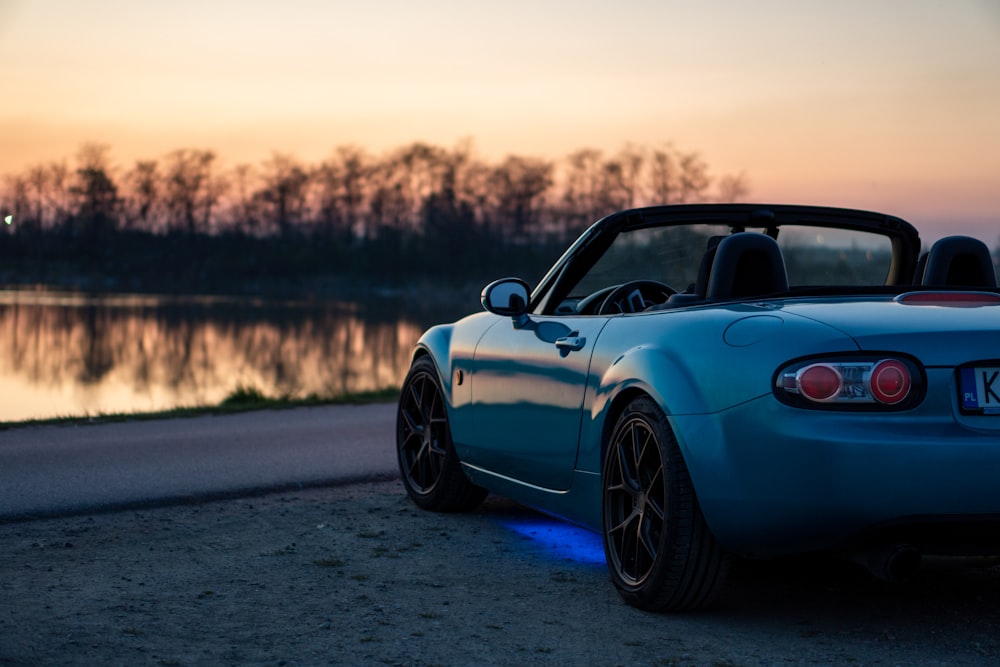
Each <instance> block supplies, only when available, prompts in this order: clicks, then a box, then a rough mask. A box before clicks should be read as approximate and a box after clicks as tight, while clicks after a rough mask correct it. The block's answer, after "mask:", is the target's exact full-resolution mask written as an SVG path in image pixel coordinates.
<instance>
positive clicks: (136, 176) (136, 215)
mask: <svg viewBox="0 0 1000 667" xmlns="http://www.w3.org/2000/svg"><path fill="white" fill-rule="evenodd" d="M157 167H158V164H157V162H156V160H138V161H136V163H135V166H133V167H132V169H131V170H130V171H129V172H128V173H126V174H125V184H126V186H127V188H128V191H127V193H126V195H125V227H126V228H129V229H132V228H139V229H143V230H145V231H151V232H155V231H160V229H161V227H162V226H163V221H162V219H159V218H161V216H160V215H159V208H160V206H161V204H162V201H161V189H162V187H161V179H160V174H159V172H158V171H157Z"/></svg>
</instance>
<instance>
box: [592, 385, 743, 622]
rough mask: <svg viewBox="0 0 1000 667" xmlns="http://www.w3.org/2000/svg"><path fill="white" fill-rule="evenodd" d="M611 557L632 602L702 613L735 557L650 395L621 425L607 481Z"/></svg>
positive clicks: (607, 462) (615, 578)
mask: <svg viewBox="0 0 1000 667" xmlns="http://www.w3.org/2000/svg"><path fill="white" fill-rule="evenodd" d="M601 487H602V499H601V505H602V514H603V519H602V521H603V530H602V531H601V532H602V534H603V537H604V554H605V556H606V558H607V562H608V570H609V571H610V574H611V581H612V582H613V583H614V585H615V588H617V589H618V593H619V594H620V595H621V597H622V599H624V600H625V602H627V603H628V604H630V605H632V606H634V607H639V608H640V609H646V610H649V611H682V610H692V609H702V608H705V607H707V606H710V605H711V604H712V603H713V602H715V601H716V600H717V599H718V596H719V593H720V591H721V590H722V587H723V584H724V583H725V579H726V576H727V574H728V572H729V566H730V561H731V558H730V556H729V555H728V554H727V553H726V552H725V550H724V549H723V548H722V547H721V546H720V545H719V544H718V542H716V541H715V538H714V537H713V536H712V533H711V532H710V531H709V529H708V526H707V525H706V524H705V519H704V517H703V516H702V513H701V507H700V506H699V505H698V499H697V497H696V496H695V493H694V487H693V485H692V484H691V478H690V476H689V475H688V470H687V466H686V465H685V464H684V459H683V458H682V456H681V452H680V448H679V447H678V446H677V440H676V438H674V435H673V431H672V430H671V429H670V426H669V424H668V423H667V419H666V417H665V416H664V414H663V412H662V411H661V410H660V408H659V407H658V406H657V405H656V403H655V402H654V401H653V400H652V399H650V398H649V397H647V396H642V397H639V398H636V399H634V400H633V401H632V402H631V403H630V404H629V405H628V406H627V407H626V409H625V411H624V412H623V413H622V415H621V417H619V419H618V421H617V423H616V424H615V428H614V431H613V433H612V435H611V440H610V441H609V443H608V447H607V451H606V453H605V457H604V468H603V475H602V484H601Z"/></svg>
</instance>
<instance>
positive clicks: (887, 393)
mask: <svg viewBox="0 0 1000 667" xmlns="http://www.w3.org/2000/svg"><path fill="white" fill-rule="evenodd" d="M869 384H870V385H871V387H870V388H871V393H872V396H874V397H875V400H876V401H878V402H879V403H885V404H886V405H896V404H897V403H899V402H900V401H903V400H905V399H906V397H907V396H908V395H909V394H910V385H911V384H912V380H910V371H909V369H908V368H907V367H906V365H905V364H903V363H902V362H900V361H896V360H895V359H884V360H882V361H880V362H878V363H877V364H875V367H874V368H873V369H872V373H871V377H870V379H869Z"/></svg>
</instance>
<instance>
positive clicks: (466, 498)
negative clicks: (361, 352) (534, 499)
mask: <svg viewBox="0 0 1000 667" xmlns="http://www.w3.org/2000/svg"><path fill="white" fill-rule="evenodd" d="M396 454H397V458H398V460H399V471H400V474H401V475H402V478H403V485H404V486H405V487H406V492H407V494H408V495H409V496H410V498H411V499H412V500H413V502H415V503H416V504H417V505H418V506H419V507H422V508H423V509H426V510H433V511H437V512H459V511H463V510H468V509H472V508H473V507H475V506H476V505H478V504H479V503H481V502H482V501H483V499H484V498H485V497H486V489H483V488H481V487H478V486H476V485H474V484H473V483H472V482H470V481H469V478H468V477H466V476H465V473H464V472H463V471H462V466H461V463H460V462H459V460H458V454H456V453H455V447H454V446H453V445H452V442H451V428H450V427H449V425H448V413H447V411H446V409H445V403H444V395H443V393H442V392H441V385H440V383H439V381H438V376H437V369H436V368H435V367H434V363H433V362H432V361H431V360H430V359H429V358H427V357H422V358H420V359H417V360H416V361H415V362H414V363H413V366H412V367H411V368H410V372H409V373H408V374H407V376H406V379H405V380H404V381H403V389H402V393H401V395H400V397H399V407H398V411H397V414H396Z"/></svg>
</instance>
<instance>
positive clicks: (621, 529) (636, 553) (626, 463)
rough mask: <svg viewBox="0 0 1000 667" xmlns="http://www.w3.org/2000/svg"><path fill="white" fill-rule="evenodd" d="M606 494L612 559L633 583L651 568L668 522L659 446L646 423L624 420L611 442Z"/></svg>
mask: <svg viewBox="0 0 1000 667" xmlns="http://www.w3.org/2000/svg"><path fill="white" fill-rule="evenodd" d="M611 446H612V447H613V448H614V451H613V456H611V457H610V458H609V459H608V469H607V470H605V471H604V474H605V475H606V479H605V486H604V493H605V500H604V502H605V512H606V519H605V531H606V533H607V539H608V542H609V551H610V552H611V555H612V560H613V561H617V562H616V563H615V567H616V568H617V569H618V571H619V572H620V574H621V576H622V577H623V578H624V579H625V580H626V581H630V582H632V583H633V584H635V585H638V584H640V583H641V582H642V581H644V580H645V578H646V577H647V576H648V575H649V573H650V572H651V571H652V568H653V566H654V565H655V563H656V559H657V555H658V553H659V544H660V538H661V536H662V534H663V527H664V521H665V507H664V505H665V503H664V497H663V462H662V458H661V454H660V445H659V442H658V441H657V438H656V435H655V434H654V432H653V431H652V430H651V429H650V428H649V426H648V424H647V423H646V422H645V421H644V420H642V419H640V418H635V419H633V420H631V421H630V422H627V423H625V424H624V425H623V426H622V428H621V429H620V430H619V432H618V435H617V437H616V440H615V441H614V442H613V443H612V444H611Z"/></svg>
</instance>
